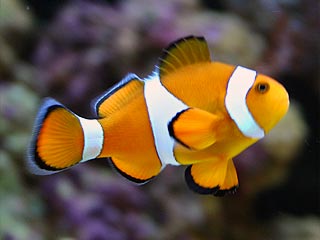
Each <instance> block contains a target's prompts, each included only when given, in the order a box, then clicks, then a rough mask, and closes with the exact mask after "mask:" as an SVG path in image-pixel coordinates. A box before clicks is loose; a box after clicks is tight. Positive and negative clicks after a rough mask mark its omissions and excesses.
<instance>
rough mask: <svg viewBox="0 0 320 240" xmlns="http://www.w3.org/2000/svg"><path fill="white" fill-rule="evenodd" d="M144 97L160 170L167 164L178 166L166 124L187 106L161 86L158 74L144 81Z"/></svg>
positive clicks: (172, 141)
mask: <svg viewBox="0 0 320 240" xmlns="http://www.w3.org/2000/svg"><path fill="white" fill-rule="evenodd" d="M144 97H145V100H146V104H147V107H148V113H149V119H150V122H151V127H152V132H153V136H154V141H155V147H156V150H157V153H158V156H159V158H160V160H161V163H162V168H164V167H165V166H166V165H167V164H171V165H179V163H178V162H177V161H176V159H175V157H174V154H173V148H174V144H175V140H174V139H173V138H172V137H171V136H170V134H169V130H168V124H169V122H170V121H171V120H172V118H173V117H175V116H176V114H177V113H179V112H180V111H182V110H185V109H187V108H188V106H187V105H185V104H184V103H183V102H181V101H180V100H179V99H177V98H176V97H175V96H173V95H172V94H171V93H170V92H168V90H167V89H166V88H165V87H164V86H163V85H162V84H161V82H160V79H159V76H158V74H154V75H152V76H151V77H150V78H148V79H145V85H144Z"/></svg>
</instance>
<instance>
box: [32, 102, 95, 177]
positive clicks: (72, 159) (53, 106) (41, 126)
mask: <svg viewBox="0 0 320 240" xmlns="http://www.w3.org/2000/svg"><path fill="white" fill-rule="evenodd" d="M92 123H93V125H94V126H93V127H92V126H90V125H92ZM97 123H98V121H97V120H88V119H84V118H81V117H79V116H77V115H76V114H74V113H73V112H71V111H70V110H68V109H67V108H66V107H64V106H63V105H62V104H60V103H59V102H57V101H55V100H54V99H52V98H47V99H45V101H44V103H43V105H42V106H41V108H40V110H39V112H38V115H37V119H36V122H35V126H34V130H33V138H32V141H31V144H30V146H29V149H28V156H27V165H28V168H29V170H30V171H31V172H32V173H34V174H39V175H47V174H52V173H55V172H59V171H61V170H64V169H66V168H69V167H71V166H73V165H75V164H77V163H79V162H81V161H84V160H89V159H92V158H95V157H96V156H97V152H98V150H97V149H96V148H97V147H96V145H97V144H95V142H94V141H95V134H94V133H92V132H94V130H95V126H96V124H97ZM84 125H88V126H87V127H86V128H87V130H86V131H85V130H84V129H83V126H84ZM99 126H100V125H99ZM100 128H101V126H100ZM90 131H92V132H91V135H90ZM90 137H92V138H90ZM85 140H86V142H85ZM85 147H86V149H84V148H85Z"/></svg>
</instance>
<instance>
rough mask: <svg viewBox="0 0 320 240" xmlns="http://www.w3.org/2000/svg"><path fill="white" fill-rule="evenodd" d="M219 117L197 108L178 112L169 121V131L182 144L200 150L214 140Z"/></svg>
mask: <svg viewBox="0 0 320 240" xmlns="http://www.w3.org/2000/svg"><path fill="white" fill-rule="evenodd" d="M219 122H220V118H219V117H218V116H216V115H214V114H212V113H209V112H207V111H203V110H201V109H197V108H188V109H187V110H184V111H182V112H180V113H178V114H177V115H176V116H175V117H174V118H173V119H172V120H171V122H170V123H169V126H168V127H169V133H170V135H171V136H172V137H173V138H175V139H176V140H177V141H178V142H180V143H181V144H182V145H184V146H186V147H188V148H191V149H195V150H201V149H204V148H207V147H209V146H210V145H212V144H214V143H215V142H216V133H215V129H216V128H217V127H218V125H219Z"/></svg>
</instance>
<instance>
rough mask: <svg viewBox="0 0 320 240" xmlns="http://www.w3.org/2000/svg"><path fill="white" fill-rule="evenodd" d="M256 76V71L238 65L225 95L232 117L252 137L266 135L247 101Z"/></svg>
mask: <svg viewBox="0 0 320 240" xmlns="http://www.w3.org/2000/svg"><path fill="white" fill-rule="evenodd" d="M256 76H257V72H256V71H254V70H251V69H248V68H245V67H241V66H237V67H236V68H235V70H234V72H233V74H232V75H231V77H230V79H229V82H228V87H227V93H226V97H225V105H226V108H227V111H228V113H229V115H230V117H231V118H232V119H233V121H234V122H235V123H236V125H237V127H238V128H239V130H240V131H241V132H242V134H243V135H245V136H246V137H250V138H262V137H264V131H263V129H262V128H260V127H259V125H258V124H257V123H256V121H255V120H254V118H253V116H252V115H251V113H250V111H249V109H248V106H247V102H246V96H247V93H248V92H249V90H250V89H251V87H252V85H253V84H254V81H255V79H256Z"/></svg>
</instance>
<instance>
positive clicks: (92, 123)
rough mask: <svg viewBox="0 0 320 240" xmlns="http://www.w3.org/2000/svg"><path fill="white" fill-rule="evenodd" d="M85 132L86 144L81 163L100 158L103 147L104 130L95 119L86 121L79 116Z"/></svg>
mask: <svg viewBox="0 0 320 240" xmlns="http://www.w3.org/2000/svg"><path fill="white" fill-rule="evenodd" d="M77 117H78V119H79V121H80V124H81V127H82V131H83V135H84V136H83V137H84V144H83V152H82V160H81V162H85V161H87V160H90V159H93V158H96V157H97V156H99V154H100V152H101V150H102V147H103V129H102V127H101V125H100V123H99V122H98V121H97V120H95V119H85V118H82V117H79V116H77Z"/></svg>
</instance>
